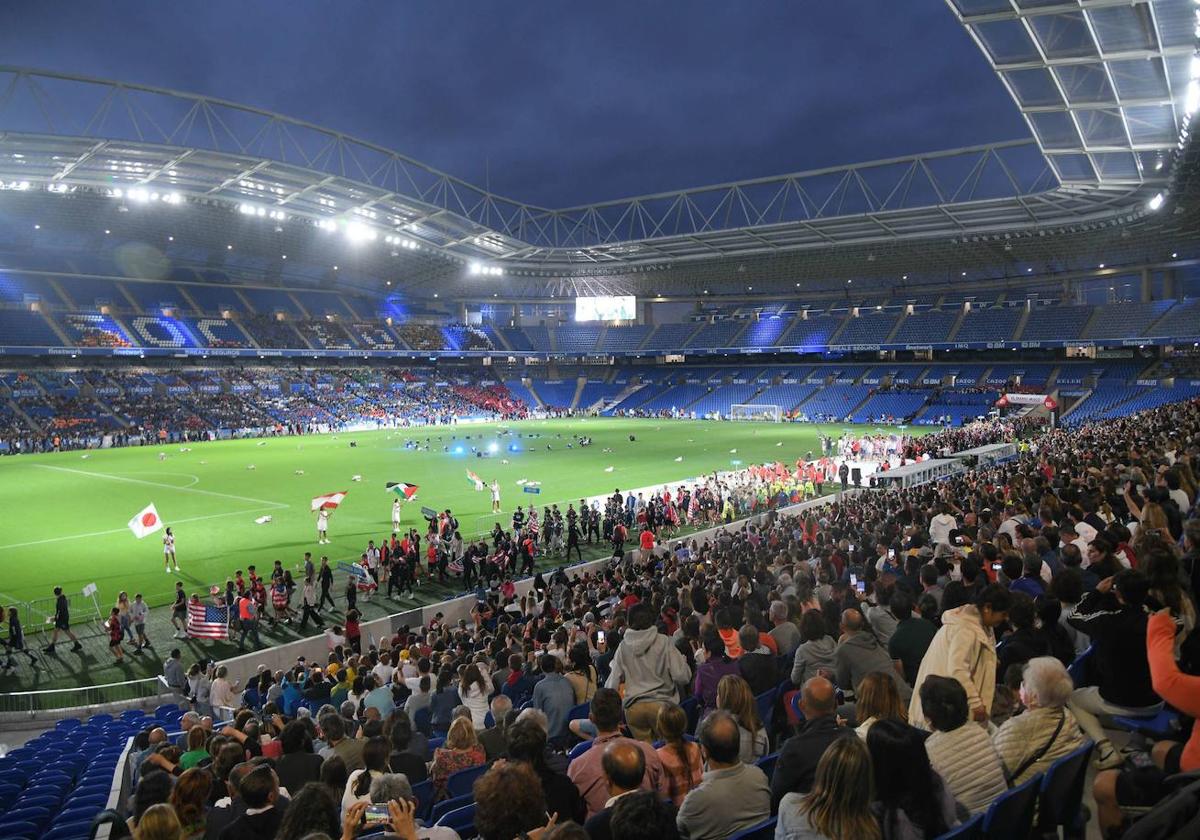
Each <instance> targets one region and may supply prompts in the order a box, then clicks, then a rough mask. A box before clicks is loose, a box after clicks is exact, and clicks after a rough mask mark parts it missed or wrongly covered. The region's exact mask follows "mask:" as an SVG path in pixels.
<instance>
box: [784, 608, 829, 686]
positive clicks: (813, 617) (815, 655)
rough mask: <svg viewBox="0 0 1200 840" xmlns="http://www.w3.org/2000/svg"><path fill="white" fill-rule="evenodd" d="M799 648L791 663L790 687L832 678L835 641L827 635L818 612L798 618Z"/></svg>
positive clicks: (813, 611) (811, 612)
mask: <svg viewBox="0 0 1200 840" xmlns="http://www.w3.org/2000/svg"><path fill="white" fill-rule="evenodd" d="M800 639H801V642H800V647H798V648H796V656H795V659H794V661H793V663H792V685H804V684H805V683H806V682H808V681H809V680H811V679H812V678H813V677H819V676H822V674H821V673H819V672H820V671H822V670H824V671H826V672H827V673H826V674H824V676H826V677H828V678H830V679H832V678H833V657H834V654H835V653H836V652H837V641H836V640H835V639H834V638H833V636H831V635H829V629H828V627H827V626H826V624H825V616H824V615H823V614H822V613H821V611H820V610H809V611H808V612H806V613H804V615H802V616H800Z"/></svg>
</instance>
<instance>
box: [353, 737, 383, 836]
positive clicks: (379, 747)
mask: <svg viewBox="0 0 1200 840" xmlns="http://www.w3.org/2000/svg"><path fill="white" fill-rule="evenodd" d="M391 752H392V751H391V748H390V746H389V744H388V742H387V739H386V738H383V737H375V738H368V739H367V743H366V744H364V745H363V751H362V758H363V769H361V770H355V771H354V772H352V773H351V774H350V777H349V778H348V779H346V789H345V791H344V792H343V793H342V816H343V817H344V816H346V812H347V811H348V810H350V806H351V805H353V804H354V803H355V802H367V801H369V800H370V798H371V797H370V793H371V781H372V780H373V779H375V778H376V777H378V776H382V775H383V774H384V773H386V772H388V759H389V758H391Z"/></svg>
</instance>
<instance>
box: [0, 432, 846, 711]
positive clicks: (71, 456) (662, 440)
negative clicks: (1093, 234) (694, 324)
mask: <svg viewBox="0 0 1200 840" xmlns="http://www.w3.org/2000/svg"><path fill="white" fill-rule="evenodd" d="M499 428H501V427H498V426H495V425H469V426H468V425H462V426H459V427H457V428H453V429H451V428H435V429H428V430H426V429H420V430H416V429H410V430H392V431H373V432H360V433H341V434H338V435H320V436H308V437H298V438H296V437H284V438H273V439H268V440H267V441H265V442H262V441H258V440H246V441H221V442H215V443H196V444H191V445H190V450H191V451H188V452H183V451H181V449H182V448H183V447H181V446H180V445H172V446H166V447H159V446H151V447H137V448H129V449H113V450H106V451H98V452H91V453H88V457H87V458H83V457H81V455H82V453H79V452H68V453H56V454H46V455H28V456H26V455H22V456H17V457H11V458H3V459H0V509H2V510H3V522H4V526H3V532H2V533H0V569H2V575H0V601H3V602H4V603H5V604H8V603H12V602H13V601H14V600H22V601H24V600H30V599H41V598H48V597H49V596H50V595H51V589H52V588H53V587H54V586H55V585H61V586H63V588H64V589H65V590H66V591H68V592H79V591H80V589H82V588H83V587H84V586H85V585H87V584H88V583H93V582H94V583H96V584H97V586H98V587H99V596H100V603H101V606H102V607H104V608H107V607H108V606H111V604H112V603H113V602H114V601H115V599H116V595H117V593H118V592H119V591H120V590H122V589H126V590H128V591H129V592H130V594H131V595H132V594H133V593H135V592H142V593H143V594H144V596H145V597H146V599H147V600H148V601H149V602H150V603H151V605H162V604H166V603H168V602H169V601H170V599H171V594H172V591H173V588H174V582H175V580H176V579H177V577H178V578H182V579H183V580H184V581H185V584H186V586H187V588H188V591H189V592H192V591H201V590H202V589H203V588H205V587H207V586H209V585H211V584H213V583H219V582H223V581H224V580H225V578H226V577H227V576H230V575H231V574H232V573H233V571H234V570H235V569H245V568H246V566H247V565H249V564H255V565H257V566H258V568H259V569H260V570H262V569H269V568H270V567H271V565H272V562H273V561H274V560H276V559H278V560H282V561H283V563H284V565H285V567H287V568H293V569H294V568H296V567H297V566H298V564H300V562H301V561H302V558H303V553H304V552H305V551H312V552H313V553H314V555H315V556H317V557H319V556H320V555H321V554H323V553H324V554H328V555H329V557H330V559H331V560H332V561H338V560H348V559H352V558H355V557H357V556H358V554H359V553H360V552H361V551H362V549H363V547H365V545H366V542H367V540H368V539H372V538H373V539H376V540H377V541H378V540H379V539H381V538H383V537H384V536H385V535H387V534H388V533H389V532H390V529H391V518H390V517H391V496H390V495H389V494H388V493H386V492H385V488H384V483H385V482H387V481H408V482H411V483H414V484H418V485H420V492H419V493H418V496H417V498H416V500H415V501H413V502H409V503H407V504H406V506H405V509H404V518H403V523H404V524H405V525H407V524H410V523H411V524H413V525H419V526H423V520H422V519H421V516H420V510H419V509H420V507H421V506H423V505H424V506H428V507H432V508H437V509H443V508H446V507H450V508H452V509H453V510H454V512H455V515H456V516H457V517H458V518H459V521H460V525H461V528H462V530H463V531H464V535H466V534H468V533H477V532H484V531H487V530H490V528H491V524H492V522H493V521H494V518H493V517H492V516H491V515H490V514H489V511H490V506H491V505H490V496H489V494H488V493H487V492H483V493H476V492H475V491H474V490H473V489H472V487H471V485H470V484H469V483H468V481H467V479H466V470H467V469H471V470H474V471H475V472H477V473H478V474H479V475H480V476H481V477H482V478H484V479H485V480H487V481H489V482H490V480H491V479H492V478H497V479H499V481H500V486H501V492H502V497H501V498H502V504H503V509H504V511H505V513H504V515H503V517H502V520H503V521H504V522H505V523H507V522H508V520H509V518H510V513H511V511H512V510H513V509H514V507H515V506H516V505H517V504H522V505H528V504H529V503H530V502H531V501H532V502H534V503H536V504H537V505H538V506H539V507H540V506H542V505H548V504H550V503H552V502H558V503H559V504H560V506H563V505H565V503H566V502H567V501H572V500H573V501H578V499H579V498H580V497H581V496H584V495H595V494H600V493H608V492H611V491H612V490H613V488H615V487H620V488H622V489H627V488H631V487H643V486H649V485H655V484H663V483H668V482H672V481H677V480H682V479H686V478H691V477H694V476H697V475H702V474H704V473H707V472H710V471H712V470H714V469H729V468H731V464H730V462H731V461H732V460H734V459H736V460H740V461H742V462H743V463H744V464H751V463H757V462H762V461H767V460H775V459H783V460H785V461H788V462H793V461H795V460H796V458H799V457H804V455H805V453H807V452H808V451H810V450H811V451H813V452H818V453H819V451H820V444H819V439H818V435H819V434H820V433H821V432H822V431H825V432H827V433H830V434H832V435H834V436H836V435H838V434H840V433H841V430H842V429H843V428H845V427H844V426H841V425H837V426H818V425H809V424H769V423H767V424H764V423H712V422H702V421H700V422H686V421H656V420H624V419H622V420H617V419H608V418H588V419H574V420H551V421H537V420H531V421H524V422H521V423H514V424H510V425H509V426H507V428H510V429H511V435H510V436H508V437H503V436H498V434H497V432H498V429H499ZM517 434H519V435H520V437H519V438H517V437H516V435H517ZM530 434H535V435H537V436H538V437H535V438H530V437H529V435H530ZM583 434H586V435H590V436H591V437H592V439H593V441H594V443H593V445H592V446H591V447H588V448H585V449H581V448H579V447H575V448H574V449H567V448H566V447H567V443H568V442H569V441H571V440H573V438H574V437H575V436H577V435H583ZM630 434H633V435H635V436H636V437H637V440H636V442H632V443H631V442H630V441H629V439H628V437H629V435H630ZM467 435H470V436H471V440H469V441H467V440H465V437H466V436H467ZM427 437H428V438H430V446H431V449H430V451H428V452H414V451H411V450H406V449H405V448H404V447H403V444H404V441H405V440H407V439H413V440H419V441H420V442H421V443H424V441H425V439H426V438H427ZM439 438H440V440H439ZM455 438H456V439H455ZM351 441H355V442H356V443H357V446H355V447H354V448H351V447H350V442H351ZM492 441H496V442H498V443H499V446H500V450H501V451H500V452H499V453H497V454H496V455H494V456H492V457H489V458H475V457H473V456H471V455H469V454H454V453H453V451H451V452H443V451H442V447H443V446H445V447H449V448H450V449H451V450H453V448H454V447H455V446H457V445H462V446H464V447H467V452H468V453H469V447H470V446H472V445H474V446H479V447H480V448H486V446H487V444H488V443H490V442H492ZM514 442H516V443H518V444H519V446H520V450H521V451H519V452H509V451H507V446H508V445H509V444H510V443H514ZM547 444H549V445H550V446H551V447H552V449H551V450H550V451H547V449H546V447H547ZM777 444H782V445H777ZM605 449H611V450H612V451H611V452H605V451H604V450H605ZM731 449H737V453H736V454H731V453H730V450H731ZM160 452H165V453H166V455H167V457H166V459H165V460H162V461H160V460H159V453H160ZM680 456H682V458H683V460H682V461H676V460H675V459H676V458H678V457H680ZM504 460H507V461H508V463H503V461H504ZM251 464H253V465H254V467H255V469H254V470H248V469H247V467H248V466H249V465H251ZM609 466H612V467H614V470H613V472H611V473H609V472H605V468H606V467H609ZM298 470H302V471H303V475H297V474H296V473H297V471H298ZM354 475H361V476H362V481H361V482H354V481H351V477H352V476H354ZM518 479H526V480H529V481H540V482H541V491H542V492H541V494H540V495H536V496H535V495H530V494H525V493H523V492H522V491H521V488H520V487H519V486H518V485H517V484H516V482H517V480H518ZM338 490H348V491H349V495H348V496H347V498H346V500H345V501H344V502H343V503H342V505H341V507H340V508H339V509H338V510H337V511H336V512H335V513H334V515H333V516H332V518H331V522H330V538H331V539H332V540H333V542H332V544H331V545H328V546H318V545H316V530H315V522H314V515H313V513H312V512H311V511H310V500H311V498H312V497H313V496H315V495H318V494H320V493H327V492H332V491H338ZM150 502H153V503H154V504H155V505H156V506H157V508H158V511H159V513H160V514H161V515H162V518H163V520H164V522H166V523H167V524H169V525H171V526H172V527H173V529H174V531H175V534H176V543H177V552H178V558H179V562H180V565H181V566H182V574H180V575H178V576H177V575H175V574H170V575H168V574H165V573H164V572H163V567H162V545H161V541H160V540H161V533H160V534H154V535H151V536H149V537H147V538H146V539H144V540H138V539H136V538H135V537H134V536H133V534H132V533H131V532H130V531H129V529H128V528H127V527H126V525H125V523H126V522H128V521H129V519H130V518H131V517H132V516H133V515H134V514H135V513H137V512H138V511H139V510H141V509H142V508H143V507H144V506H145V505H147V504H149V503H150ZM266 514H270V515H271V516H272V517H273V521H272V522H271V523H269V524H266V525H256V524H255V523H254V520H255V518H256V517H259V516H263V515H266ZM451 594H453V590H452V589H449V588H440V587H426V588H425V589H424V590H423V591H422V592H421V593H420V597H419V598H418V601H419V602H422V603H428V602H431V601H434V600H440V599H441V598H445V597H448V596H450V595H451ZM360 603H361V602H360ZM415 605H416V602H405V603H401V604H397V603H388V602H385V601H383V600H382V599H378V600H377V602H376V603H374V604H372V605H371V609H370V610H369V611H365V612H368V615H367V616H366V617H367V618H374V617H378V616H381V615H384V614H386V613H387V612H396V611H400V610H403V609H409V608H411V607H413V606H415ZM166 612H167V611H166V610H155V611H154V613H153V614H152V617H151V622H150V624H149V627H150V630H151V638H152V639H156V640H157V641H158V642H159V645H158V650H157V651H156V652H155V654H154V655H153V656H150V657H143V658H141V659H140V660H139V659H132V661H128V660H129V659H131V658H128V657H127V664H125V665H124V666H121V667H117V666H115V665H113V664H112V662H111V659H110V657H109V654H108V651H107V649H106V648H105V647H104V642H103V640H102V639H101V638H98V634H97V633H96V632H94V631H93V632H91V633H90V635H91V636H93V637H95V638H93V640H92V641H91V642H88V643H87V646H88V654H87V657H86V661H85V662H84V663H83V664H82V667H79V666H77V665H76V664H75V663H74V662H72V661H70V660H69V659H68V657H71V656H74V655H73V654H64V653H63V652H62V651H60V652H59V654H58V659H59V661H56V660H55V659H54V658H49V659H47V660H46V661H45V664H44V665H43V666H40V667H39V668H38V669H36V673H33V677H32V679H31V678H30V677H29V675H25V676H24V677H22V675H21V674H18V675H17V677H15V678H10V679H0V690H8V691H12V690H20V689H27V688H34V687H37V688H47V687H53V686H57V685H76V684H80V683H82V684H96V683H103V682H108V681H116V680H121V679H130V678H134V677H138V676H143V675H146V674H154V673H158V672H159V670H160V668H161V665H160V664H159V660H158V656H159V655H161V654H162V652H163V651H162V649H163V647H165V643H164V641H163V638H164V636H169V635H170V628H169V625H168V624H167V623H166V620H167V616H166ZM80 619H82V617H80ZM35 629H36V628H32V627H27V628H26V632H28V633H31V634H32V633H33V631H34V630H35ZM295 637H296V634H295V633H294V632H291V631H290V630H284V629H282V628H281V629H280V630H279V632H278V634H276V635H275V638H277V639H287V638H295ZM31 639H32V640H33V641H35V642H36V641H37V639H36V638H34V637H33V636H32V635H31ZM186 644H187V646H188V647H193V648H195V649H196V651H197V652H199V651H201V650H204V651H206V652H207V653H208V655H221V653H223V652H224V650H223V649H222V648H221V647H220V646H217V647H216V648H215V649H214V646H213V645H214V643H211V642H200V643H197V642H188V643H186ZM93 647H94V648H95V651H94V652H93V651H92V650H91V649H92V648H93ZM186 658H187V656H186V654H185V659H186ZM93 664H94V667H89V666H91V665H93ZM59 665H62V666H65V667H61V668H60V667H56V666H59Z"/></svg>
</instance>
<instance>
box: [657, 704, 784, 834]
mask: <svg viewBox="0 0 1200 840" xmlns="http://www.w3.org/2000/svg"><path fill="white" fill-rule="evenodd" d="M739 728H740V727H739V726H738V722H737V720H736V719H735V718H734V717H733V715H731V714H729V713H728V712H724V711H716V712H713V713H712V714H711V715H709V716H708V718H706V719H705V721H704V723H703V724H701V726H700V746H701V748H702V749H703V751H704V758H705V763H706V766H707V767H708V770H707V771H706V772H705V773H704V778H703V781H701V782H700V785H699V786H698V787H696V788H693V789H692V790H691V791H689V792H688V795H687V796H686V797H684V800H683V805H682V806H680V808H679V814H678V815H677V816H676V818H675V823H676V825H677V826H678V828H679V836H680V837H682V838H685V840H724V838H727V837H729V836H730V835H732V834H736V833H738V832H739V831H742V830H743V829H747V828H750V827H751V826H753V825H757V824H758V823H760V822H762V821H763V820H765V819H767V817H769V816H770V814H771V789H770V786H769V785H768V784H767V777H766V774H765V773H763V771H762V770H760V769H759V768H757V767H755V766H754V765H752V764H744V763H742V762H741V761H740V760H739V758H738V753H739V751H740V750H741V736H740V734H739Z"/></svg>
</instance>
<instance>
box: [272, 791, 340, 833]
mask: <svg viewBox="0 0 1200 840" xmlns="http://www.w3.org/2000/svg"><path fill="white" fill-rule="evenodd" d="M339 823H340V820H339V819H338V811H337V801H336V800H335V799H334V798H333V795H332V794H331V793H330V791H329V788H328V787H326V786H325V785H323V784H321V783H319V782H309V783H308V784H306V785H305V786H304V787H302V788H300V790H299V792H296V793H293V794H292V801H291V804H289V805H288V807H287V810H286V811H285V812H284V814H283V819H282V820H281V821H280V823H279V830H278V831H277V832H276V833H275V840H301V838H303V837H308V836H309V835H311V834H320V833H324V834H326V835H328V836H329V837H341V836H342V829H341V826H340V825H339Z"/></svg>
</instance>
